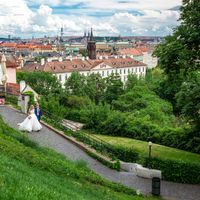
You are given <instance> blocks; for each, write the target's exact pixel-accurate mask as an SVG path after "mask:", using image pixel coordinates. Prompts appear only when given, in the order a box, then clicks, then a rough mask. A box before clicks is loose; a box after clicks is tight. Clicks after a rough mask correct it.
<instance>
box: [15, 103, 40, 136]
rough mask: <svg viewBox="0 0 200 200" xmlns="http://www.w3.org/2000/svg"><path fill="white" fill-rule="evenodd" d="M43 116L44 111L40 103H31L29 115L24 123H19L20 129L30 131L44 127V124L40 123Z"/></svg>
mask: <svg viewBox="0 0 200 200" xmlns="http://www.w3.org/2000/svg"><path fill="white" fill-rule="evenodd" d="M41 116H42V111H41V109H40V107H39V104H36V106H35V107H34V106H33V105H31V106H30V108H29V111H28V117H27V118H26V119H25V120H24V121H23V122H22V123H19V124H18V125H19V130H20V131H28V132H32V131H40V130H41V129H42V125H41V124H40V119H41Z"/></svg>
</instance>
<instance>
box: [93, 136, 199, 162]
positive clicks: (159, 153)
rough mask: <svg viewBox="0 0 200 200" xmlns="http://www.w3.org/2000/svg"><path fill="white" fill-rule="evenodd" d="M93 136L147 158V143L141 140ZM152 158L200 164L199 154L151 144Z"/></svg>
mask: <svg viewBox="0 0 200 200" xmlns="http://www.w3.org/2000/svg"><path fill="white" fill-rule="evenodd" d="M95 136H96V137H98V138H100V139H101V140H103V141H105V142H107V143H110V144H112V145H122V146H125V147H127V148H133V149H135V150H136V151H137V152H138V153H139V154H142V155H146V156H148V151H149V147H148V143H147V142H144V141H141V140H134V139H130V138H123V137H112V136H105V135H97V134H95ZM152 156H154V157H160V158H166V159H172V160H181V161H185V162H191V163H200V155H199V154H195V153H190V152H187V151H183V150H179V149H175V148H171V147H166V146H162V145H159V144H153V146H152Z"/></svg>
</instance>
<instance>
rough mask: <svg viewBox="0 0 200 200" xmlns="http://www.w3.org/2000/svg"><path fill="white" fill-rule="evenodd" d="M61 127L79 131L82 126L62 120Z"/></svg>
mask: <svg viewBox="0 0 200 200" xmlns="http://www.w3.org/2000/svg"><path fill="white" fill-rule="evenodd" d="M62 125H63V126H64V127H66V128H68V129H70V130H72V131H74V132H75V131H79V130H81V129H82V128H83V126H84V124H82V123H79V122H74V121H71V120H67V119H64V120H62Z"/></svg>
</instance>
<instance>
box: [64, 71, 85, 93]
mask: <svg viewBox="0 0 200 200" xmlns="http://www.w3.org/2000/svg"><path fill="white" fill-rule="evenodd" d="M85 85H86V77H85V76H84V75H81V74H80V73H79V72H72V74H71V76H70V77H69V78H68V79H67V81H66V83H65V90H66V91H67V92H68V93H69V94H72V95H76V96H85V95H86V94H85Z"/></svg>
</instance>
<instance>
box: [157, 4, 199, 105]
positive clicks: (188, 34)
mask: <svg viewBox="0 0 200 200" xmlns="http://www.w3.org/2000/svg"><path fill="white" fill-rule="evenodd" d="M199 18H200V2H199V1H196V0H184V1H183V6H182V7H181V17H180V20H181V24H180V26H178V27H177V28H176V29H175V31H174V33H173V35H172V36H168V37H166V38H165V41H164V43H163V44H161V45H159V46H158V48H157V49H156V50H155V52H154V54H155V55H156V56H157V57H158V58H159V66H160V68H161V69H163V70H164V73H165V74H166V78H165V79H164V80H163V83H162V84H161V88H162V92H163V93H164V95H163V96H164V97H165V98H167V99H169V100H170V101H171V102H172V103H173V105H174V107H176V105H175V104H176V99H175V95H176V93H178V92H179V91H180V89H181V85H182V83H183V82H184V81H185V80H186V78H187V76H188V74H190V73H191V72H194V71H197V70H199V69H200V62H199V60H200V58H199V56H200V48H199V46H200V29H199V27H200V20H199Z"/></svg>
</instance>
